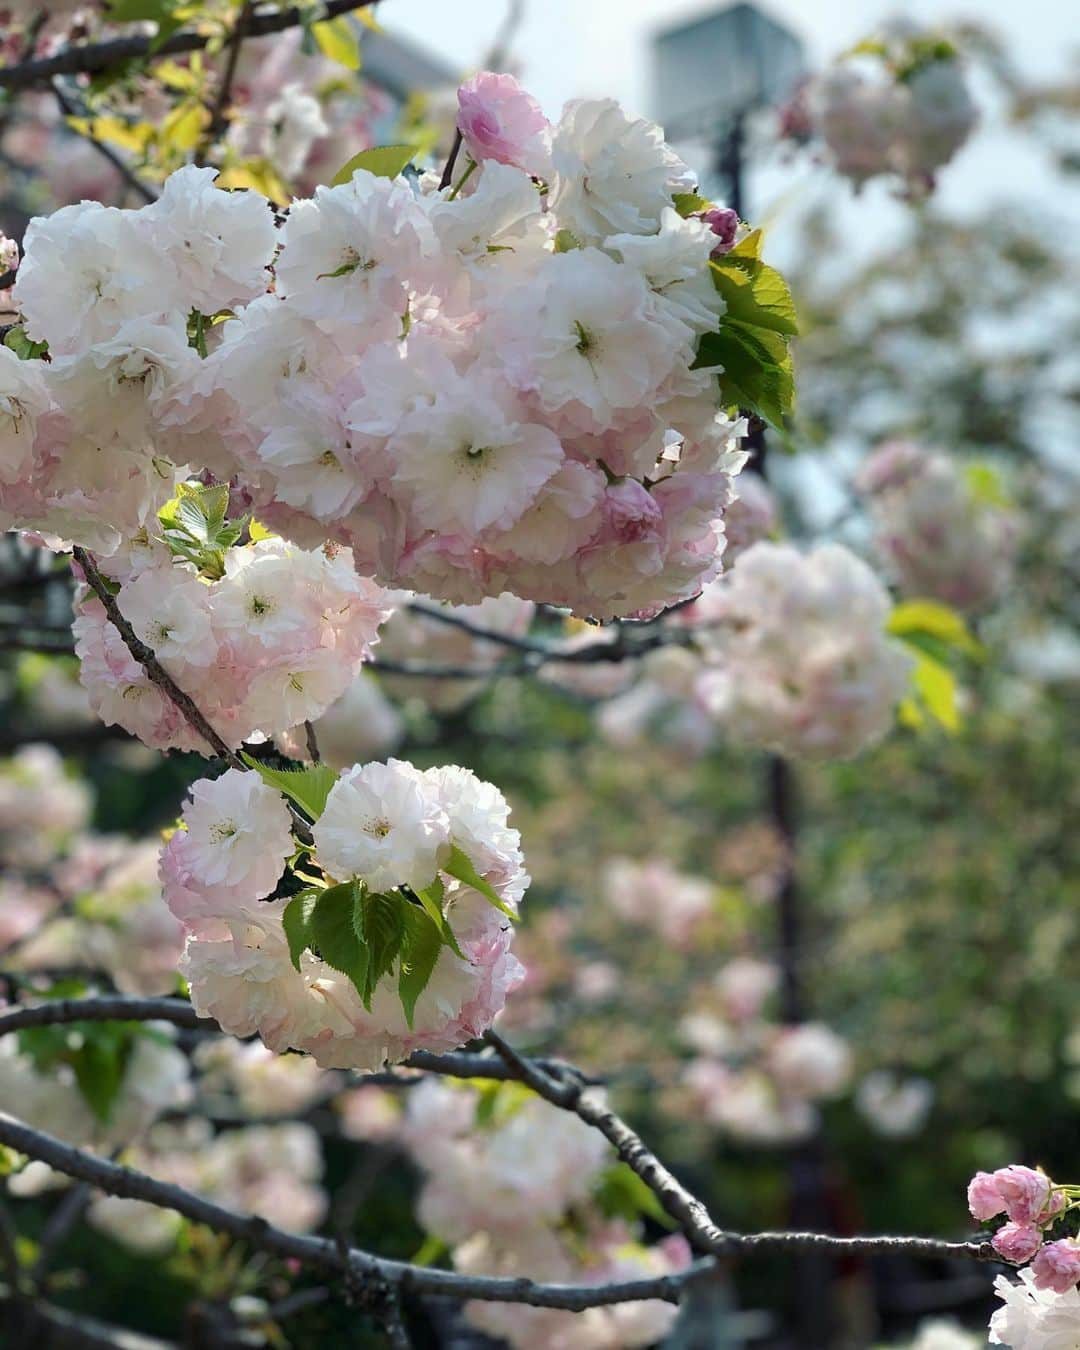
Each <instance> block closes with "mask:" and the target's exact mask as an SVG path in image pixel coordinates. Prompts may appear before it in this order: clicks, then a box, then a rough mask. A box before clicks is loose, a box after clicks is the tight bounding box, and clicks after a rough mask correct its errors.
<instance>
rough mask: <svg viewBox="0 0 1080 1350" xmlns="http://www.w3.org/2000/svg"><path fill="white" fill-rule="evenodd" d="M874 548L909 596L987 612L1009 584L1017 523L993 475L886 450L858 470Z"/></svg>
mask: <svg viewBox="0 0 1080 1350" xmlns="http://www.w3.org/2000/svg"><path fill="white" fill-rule="evenodd" d="M857 485H858V487H859V489H860V491H861V492H862V494H863V495H864V496H865V497H866V499H867V501H868V502H869V506H870V515H871V519H872V520H873V522H874V535H875V544H876V547H877V549H878V552H879V553H880V555H881V557H882V560H883V562H884V563H885V565H886V566H887V567H888V568H889V569H890V570H891V571H892V572H893V573H894V574H895V577H896V581H897V584H898V585H899V588H900V590H901V592H902V593H903V594H904V595H908V596H916V597H928V598H930V599H932V600H940V601H941V602H942V603H944V604H947V605H952V606H953V607H954V608H956V609H959V610H961V611H965V612H967V611H973V610H974V611H977V610H981V609H985V608H986V607H987V606H988V605H990V604H991V603H992V602H993V601H994V600H996V599H998V598H999V597H1000V596H1001V594H1002V592H1003V591H1004V590H1005V588H1006V586H1007V585H1008V583H1009V581H1010V580H1011V578H1012V573H1013V562H1014V559H1015V553H1016V545H1017V537H1018V528H1017V527H1018V521H1017V518H1016V515H1015V513H1014V512H1013V511H1011V510H1010V509H1009V508H1008V506H1007V504H1006V502H1005V500H1004V498H1003V496H1002V493H1001V488H1000V487H999V485H998V483H997V478H996V475H995V474H994V472H993V470H992V469H989V468H987V467H986V466H983V465H972V466H970V467H969V468H968V470H967V471H966V472H965V470H964V468H963V466H961V465H958V464H957V463H956V462H955V461H954V460H952V459H950V458H949V457H948V456H947V455H944V454H934V453H931V452H929V451H927V450H925V449H923V448H922V447H921V446H918V445H913V444H911V443H910V442H907V441H890V442H888V443H886V444H885V445H881V446H879V447H878V448H877V450H875V451H874V453H873V454H872V455H871V456H870V457H869V458H868V459H867V460H866V462H865V463H864V464H863V466H862V468H861V469H860V471H859V475H858V481H857Z"/></svg>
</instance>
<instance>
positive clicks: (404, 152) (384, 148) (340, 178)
mask: <svg viewBox="0 0 1080 1350" xmlns="http://www.w3.org/2000/svg"><path fill="white" fill-rule="evenodd" d="M415 153H416V151H415V150H414V148H413V147H412V146H411V145H378V146H374V147H373V148H372V149H370V150H361V151H360V153H359V154H358V155H353V157H352V159H350V160H347V161H346V162H345V163H344V164H343V165H342V166H341V168H340V169H338V171H337V173H336V174H334V176H333V178H331V180H330V186H331V187H340V186H341V185H342V183H347V182H349V180H350V179H351V178H352V176H353V174H354V173H356V171H357V170H358V169H366V170H367V171H368V173H373V174H374V175H375V177H376V178H396V177H397V176H398V174H399V173H401V171H402V169H404V167H405V165H406V164H408V163H409V161H410V160H411V159H412V157H413V155H414V154H415Z"/></svg>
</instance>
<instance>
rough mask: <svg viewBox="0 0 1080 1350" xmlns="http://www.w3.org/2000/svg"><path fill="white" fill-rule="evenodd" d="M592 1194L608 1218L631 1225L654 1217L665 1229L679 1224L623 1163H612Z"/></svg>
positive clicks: (636, 1175)
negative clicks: (620, 1220) (622, 1220)
mask: <svg viewBox="0 0 1080 1350" xmlns="http://www.w3.org/2000/svg"><path fill="white" fill-rule="evenodd" d="M593 1196H594V1199H595V1200H596V1203H597V1206H598V1208H599V1209H600V1212H601V1213H602V1214H603V1215H605V1216H606V1217H607V1218H609V1219H624V1220H625V1221H626V1222H627V1223H630V1224H636V1223H637V1222H639V1220H641V1219H652V1220H653V1221H654V1222H655V1223H659V1224H662V1225H663V1226H664V1227H665V1228H674V1227H676V1224H675V1221H674V1220H673V1219H672V1217H671V1215H670V1214H669V1213H668V1212H667V1210H666V1209H665V1208H664V1207H663V1205H662V1204H661V1203H660V1201H659V1199H658V1198H657V1195H656V1192H655V1191H653V1190H651V1189H650V1188H649V1187H648V1186H647V1185H646V1184H645V1182H644V1181H642V1179H641V1178H640V1177H639V1176H638V1174H637V1173H636V1172H635V1171H633V1170H632V1169H631V1168H629V1167H628V1166H627V1165H626V1163H624V1162H616V1163H612V1165H611V1166H610V1167H608V1168H606V1169H605V1170H604V1172H603V1173H602V1174H601V1176H600V1181H599V1184H598V1186H597V1188H596V1190H595V1191H594V1192H593Z"/></svg>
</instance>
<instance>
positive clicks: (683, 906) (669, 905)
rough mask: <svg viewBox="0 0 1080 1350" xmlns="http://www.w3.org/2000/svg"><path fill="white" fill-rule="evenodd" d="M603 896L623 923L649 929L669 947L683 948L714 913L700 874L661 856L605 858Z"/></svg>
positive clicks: (712, 895)
mask: <svg viewBox="0 0 1080 1350" xmlns="http://www.w3.org/2000/svg"><path fill="white" fill-rule="evenodd" d="M604 895H605V899H606V900H607V903H608V905H609V906H610V907H611V909H612V910H613V911H614V912H615V913H616V914H617V915H618V916H619V917H620V918H621V919H623V920H624V921H625V922H626V923H630V924H635V925H637V926H640V927H643V928H648V929H651V930H652V931H653V932H655V933H656V934H657V936H658V937H660V938H662V939H663V941H665V942H667V943H670V944H671V945H672V946H673V947H680V948H684V949H685V948H687V947H689V946H690V944H691V943H692V942H693V940H694V935H695V933H696V932H697V931H698V930H699V929H700V927H701V924H702V923H703V922H704V921H705V920H707V919H708V918H709V916H710V915H711V914H713V913H715V911H716V904H715V900H716V896H715V888H714V887H713V886H712V885H711V884H710V883H709V882H708V881H706V880H705V879H704V878H703V877H693V876H688V875H687V874H685V873H683V872H679V871H677V870H676V869H675V868H674V867H672V866H671V864H670V863H668V862H666V861H665V860H664V859H663V858H648V859H646V860H645V861H644V862H635V861H634V860H632V859H630V858H611V859H609V860H608V862H607V864H606V865H605V868H604Z"/></svg>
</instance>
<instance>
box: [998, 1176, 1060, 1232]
mask: <svg viewBox="0 0 1080 1350" xmlns="http://www.w3.org/2000/svg"><path fill="white" fill-rule="evenodd" d="M994 1180H995V1182H996V1183H997V1189H998V1193H999V1195H1000V1196H1001V1198H1002V1200H1004V1202H1005V1213H1006V1214H1007V1215H1008V1216H1009V1218H1010V1219H1012V1221H1013V1223H1018V1224H1031V1223H1034V1222H1035V1220H1036V1219H1037V1218H1038V1217H1039V1215H1040V1214H1041V1213H1042V1211H1043V1209H1044V1208H1045V1207H1046V1204H1047V1201H1048V1200H1049V1199H1050V1178H1049V1177H1048V1176H1047V1175H1046V1173H1045V1172H1036V1171H1035V1170H1034V1169H1033V1168H1030V1167H1021V1166H1019V1165H1018V1164H1016V1163H1014V1164H1013V1165H1012V1166H1011V1167H999V1168H998V1170H997V1171H996V1172H995V1173H994Z"/></svg>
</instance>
